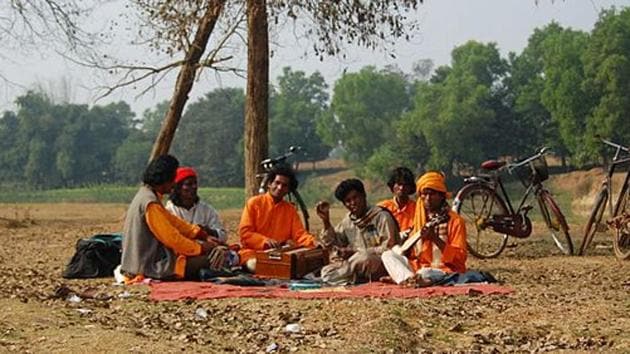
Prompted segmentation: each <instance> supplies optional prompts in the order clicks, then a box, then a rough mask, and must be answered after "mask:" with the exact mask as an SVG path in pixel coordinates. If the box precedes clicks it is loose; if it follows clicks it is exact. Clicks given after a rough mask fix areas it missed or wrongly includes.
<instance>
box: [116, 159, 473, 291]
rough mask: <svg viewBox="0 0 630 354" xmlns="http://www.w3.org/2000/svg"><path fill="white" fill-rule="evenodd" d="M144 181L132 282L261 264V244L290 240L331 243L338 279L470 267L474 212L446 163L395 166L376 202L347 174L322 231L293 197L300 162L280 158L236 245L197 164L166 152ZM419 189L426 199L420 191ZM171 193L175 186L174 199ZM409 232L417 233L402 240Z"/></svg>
mask: <svg viewBox="0 0 630 354" xmlns="http://www.w3.org/2000/svg"><path fill="white" fill-rule="evenodd" d="M142 182H143V184H142V186H141V187H140V189H139V191H138V192H137V194H136V195H135V197H134V199H133V201H132V202H131V204H130V206H129V208H128V210H127V214H126V218H125V224H124V230H123V235H124V237H123V252H122V261H121V271H122V273H123V274H124V275H125V277H126V279H127V281H128V282H135V281H138V280H141V279H144V278H145V277H148V278H153V279H164V280H167V279H188V280H195V279H198V278H199V273H200V270H201V269H204V268H211V269H221V268H224V267H234V266H241V267H242V269H244V270H247V271H250V272H255V270H256V252H257V251H260V250H267V249H275V248H279V247H282V246H284V245H287V244H288V245H292V246H300V247H307V248H314V247H323V248H325V249H327V250H328V254H329V255H330V262H329V264H327V265H326V266H324V267H323V268H322V269H321V272H320V273H321V280H322V282H324V283H326V284H330V285H345V284H353V283H360V282H364V281H371V280H388V281H393V282H395V283H398V284H400V283H417V282H430V281H437V280H439V279H440V278H443V277H445V276H447V275H448V274H449V273H453V272H460V273H462V272H465V271H466V257H467V251H466V230H465V225H464V221H463V220H462V219H461V218H460V217H459V215H457V214H456V213H454V212H453V211H451V210H450V208H449V206H448V204H447V198H448V192H447V188H446V184H445V181H444V176H443V174H441V173H439V172H428V173H425V174H424V175H422V176H421V177H420V178H419V179H418V181H417V182H416V183H414V176H413V173H412V172H411V171H410V170H409V169H407V168H402V167H401V168H397V169H395V170H394V171H393V172H392V175H391V177H390V179H389V182H388V186H389V188H390V190H391V191H392V194H393V198H392V199H391V200H385V201H382V202H381V203H379V204H378V205H376V206H371V205H369V204H368V202H367V196H366V192H365V188H364V186H363V183H362V182H361V181H360V180H358V179H354V178H351V179H346V180H344V181H342V182H341V183H339V184H338V185H337V187H336V188H335V192H334V195H335V198H337V199H338V200H339V201H340V202H342V203H343V205H344V207H345V208H346V209H347V210H348V213H347V214H346V215H345V216H344V218H343V219H342V220H341V222H339V223H338V224H337V225H336V226H333V224H332V223H331V220H330V211H329V210H330V208H329V207H330V204H329V203H328V202H325V201H320V202H319V203H317V206H316V211H317V215H318V216H319V217H320V218H321V220H322V222H323V229H322V230H321V232H320V233H319V237H316V236H315V235H313V234H311V233H309V232H308V231H307V230H306V229H305V228H304V225H303V223H302V220H301V219H300V217H299V215H298V213H297V209H296V208H295V206H294V205H293V204H292V203H289V202H288V201H285V200H284V197H285V196H286V195H287V194H288V193H289V192H290V191H291V190H293V189H295V188H297V184H298V181H297V179H296V177H295V174H294V172H293V170H292V169H291V168H290V167H277V168H275V169H274V170H272V171H271V173H270V175H269V184H268V186H267V192H266V193H264V194H260V195H257V196H254V197H251V198H250V199H249V200H247V202H246V205H245V207H244V209H243V213H242V216H241V221H240V224H239V227H238V234H239V237H240V245H227V233H226V230H225V229H224V228H223V226H222V224H221V221H220V219H219V216H218V213H217V211H216V210H215V209H214V208H212V207H211V206H210V205H208V204H206V203H204V202H202V201H200V199H199V196H198V195H197V187H198V186H197V183H198V176H197V174H196V172H195V170H194V169H192V168H190V167H179V162H178V161H177V159H176V158H175V157H173V156H171V155H162V156H159V157H157V158H156V159H154V160H152V161H151V162H150V163H149V165H148V166H147V168H146V169H145V171H144V174H143V177H142ZM414 193H416V194H417V200H416V201H414V200H413V199H412V198H410V195H413V194H414ZM164 194H169V200H168V202H167V204H166V206H164V205H163V204H162V197H163V195H164ZM404 236H407V238H406V240H407V242H405V243H404V244H402V241H403V239H404V238H405V237H404ZM410 240H417V242H415V243H413V242H411V243H410V242H409V241H410ZM401 244H402V245H401ZM405 247H406V249H404V248H405ZM388 273H389V274H388Z"/></svg>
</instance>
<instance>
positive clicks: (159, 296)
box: [150, 282, 513, 301]
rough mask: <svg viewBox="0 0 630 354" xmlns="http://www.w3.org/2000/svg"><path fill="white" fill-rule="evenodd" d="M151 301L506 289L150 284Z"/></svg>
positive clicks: (494, 291)
mask: <svg viewBox="0 0 630 354" xmlns="http://www.w3.org/2000/svg"><path fill="white" fill-rule="evenodd" d="M150 287H151V300H155V301H162V300H183V299H223V298H238V297H250V298H260V297H262V298H282V299H345V298H359V297H377V298H398V299H406V298H414V297H432V296H443V295H506V294H510V293H512V292H513V290H512V289H511V288H509V287H504V286H500V285H495V284H465V285H458V286H432V287H427V288H417V289H414V288H404V287H401V286H398V285H394V284H384V283H379V282H373V283H369V284H362V285H357V286H348V287H335V288H321V289H314V290H302V291H292V290H289V289H287V288H283V287H279V286H235V285H227V284H221V285H219V284H213V283H204V282H153V283H151V284H150Z"/></svg>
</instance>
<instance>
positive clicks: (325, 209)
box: [315, 200, 330, 228]
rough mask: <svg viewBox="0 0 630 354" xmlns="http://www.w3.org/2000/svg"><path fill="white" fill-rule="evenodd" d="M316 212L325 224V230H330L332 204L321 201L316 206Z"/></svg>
mask: <svg viewBox="0 0 630 354" xmlns="http://www.w3.org/2000/svg"><path fill="white" fill-rule="evenodd" d="M315 211H317V216H319V218H320V219H322V221H323V222H324V228H328V227H329V226H330V203H328V202H327V201H323V200H321V201H319V202H318V203H317V205H316V206H315Z"/></svg>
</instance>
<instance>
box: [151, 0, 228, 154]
mask: <svg viewBox="0 0 630 354" xmlns="http://www.w3.org/2000/svg"><path fill="white" fill-rule="evenodd" d="M224 4H225V0H215V1H212V2H210V4H209V5H208V8H207V9H206V12H205V13H204V15H203V16H202V17H201V18H200V20H199V24H198V26H197V32H196V33H195V38H194V39H193V42H192V44H191V46H190V49H189V50H188V52H186V56H185V61H184V64H183V65H182V66H181V68H180V71H179V74H178V75H177V81H176V83H175V91H174V92H173V97H172V98H171V102H170V104H169V107H168V111H167V112H166V116H165V117H164V121H163V123H162V128H161V129H160V133H159V134H158V137H157V139H156V140H155V143H154V144H153V150H152V151H151V157H150V159H154V158H155V157H157V156H159V155H164V154H167V153H168V151H169V150H170V148H171V143H172V142H173V137H174V136H175V131H176V130H177V125H178V124H179V120H180V119H181V117H182V112H183V111H184V106H185V105H186V102H187V101H188V94H189V93H190V90H191V89H192V86H193V82H194V80H195V75H196V73H197V69H198V68H199V62H200V59H201V56H202V55H203V53H204V52H205V50H206V46H207V44H208V39H209V38H210V34H211V33H212V31H213V30H214V26H215V25H216V23H217V19H218V18H219V15H220V14H221V11H222V10H223V5H224Z"/></svg>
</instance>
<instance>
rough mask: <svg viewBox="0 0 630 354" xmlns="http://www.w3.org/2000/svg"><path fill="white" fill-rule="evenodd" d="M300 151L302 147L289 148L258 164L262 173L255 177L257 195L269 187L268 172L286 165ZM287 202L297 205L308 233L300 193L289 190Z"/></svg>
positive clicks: (304, 206)
mask: <svg viewBox="0 0 630 354" xmlns="http://www.w3.org/2000/svg"><path fill="white" fill-rule="evenodd" d="M301 150H302V147H300V146H289V148H288V149H287V152H285V153H284V154H282V155H280V156H277V157H273V158H268V159H265V160H263V161H261V162H260V166H261V167H262V168H263V170H264V172H263V173H261V174H257V175H256V178H260V179H261V180H260V185H259V186H258V194H263V193H266V192H267V186H268V185H269V182H270V181H269V172H270V171H271V170H272V169H273V168H274V167H275V166H278V165H280V164H286V163H287V162H286V161H287V159H288V158H289V157H291V156H293V155H295V154H296V153H297V152H299V151H301ZM296 172H297V171H296ZM287 200H288V201H289V202H290V203H293V204H294V205H295V204H297V207H298V209H299V210H300V212H301V214H302V221H303V222H304V228H306V230H307V231H308V230H309V223H308V219H309V215H308V209H307V207H306V203H304V200H303V199H302V196H300V193H299V192H298V190H297V189H291V190H290V191H289V193H288V194H287Z"/></svg>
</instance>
